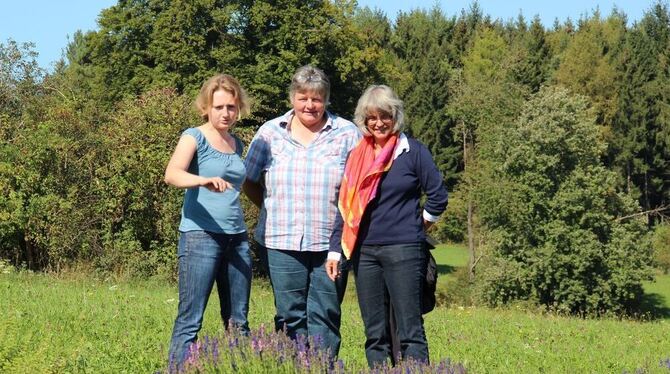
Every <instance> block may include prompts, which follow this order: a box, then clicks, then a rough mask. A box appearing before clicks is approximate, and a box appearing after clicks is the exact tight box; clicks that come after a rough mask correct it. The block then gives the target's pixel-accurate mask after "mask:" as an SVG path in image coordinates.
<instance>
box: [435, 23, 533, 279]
mask: <svg viewBox="0 0 670 374" xmlns="http://www.w3.org/2000/svg"><path fill="white" fill-rule="evenodd" d="M510 61H511V54H510V51H509V47H508V45H507V44H506V42H505V40H504V39H503V38H502V37H501V36H500V35H498V34H497V33H496V32H495V31H494V30H491V29H483V30H481V31H480V32H479V33H478V35H477V37H476V39H475V41H474V44H473V46H472V48H471V49H470V50H469V51H468V53H467V55H465V56H464V57H463V68H462V70H461V71H460V74H459V75H454V79H452V81H451V82H450V85H451V87H452V89H453V91H454V98H453V100H452V102H451V103H450V104H449V106H448V107H447V111H446V112H447V114H448V115H449V116H451V118H453V119H454V120H455V121H456V123H457V126H455V127H454V129H453V131H454V138H455V139H456V140H457V141H461V144H462V147H463V170H464V173H463V176H462V179H461V183H460V184H459V186H458V194H457V196H459V197H461V196H462V197H463V198H464V199H465V201H466V202H465V207H466V210H467V213H466V217H467V238H468V251H469V253H470V259H469V262H468V270H469V275H470V280H471V281H472V280H474V278H475V266H476V264H477V262H478V258H479V257H480V256H481V255H478V254H477V248H476V246H475V241H476V232H477V231H478V230H477V223H476V220H477V217H476V211H477V210H478V207H477V204H476V201H475V197H474V196H473V191H474V189H475V185H476V184H477V183H479V182H478V179H477V177H476V176H477V173H478V172H479V166H478V154H479V151H478V143H479V135H480V134H481V133H485V132H487V131H491V129H492V128H495V126H496V125H497V124H499V123H506V122H508V121H510V120H511V119H512V118H514V117H515V116H516V114H517V111H518V108H520V106H521V100H522V99H523V97H524V95H525V92H524V90H523V88H522V87H520V86H519V85H518V84H516V83H515V82H513V79H512V74H511V70H510Z"/></svg>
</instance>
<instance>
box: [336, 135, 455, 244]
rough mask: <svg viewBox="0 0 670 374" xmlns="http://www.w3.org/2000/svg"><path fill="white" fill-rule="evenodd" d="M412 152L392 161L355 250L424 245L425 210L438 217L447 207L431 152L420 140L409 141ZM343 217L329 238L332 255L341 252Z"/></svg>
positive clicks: (445, 195)
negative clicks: (366, 247)
mask: <svg viewBox="0 0 670 374" xmlns="http://www.w3.org/2000/svg"><path fill="white" fill-rule="evenodd" d="M407 140H408V142H409V150H405V151H403V153H401V154H400V155H398V156H397V158H396V159H395V160H394V161H393V164H392V165H391V168H390V169H389V171H388V172H386V173H385V174H384V175H383V176H382V179H381V181H380V183H379V190H378V191H377V196H376V197H375V198H374V199H373V200H372V201H371V202H370V203H369V204H368V206H367V207H366V209H365V213H364V215H363V219H362V221H361V226H360V229H359V232H358V240H357V244H356V247H357V249H356V250H358V247H359V246H360V245H362V244H365V245H388V244H406V243H417V242H422V241H424V240H425V239H426V235H425V233H424V230H423V212H422V209H421V206H420V199H421V195H422V194H425V195H426V201H425V204H424V206H423V210H425V211H426V212H428V213H429V214H431V215H433V216H439V215H440V214H442V212H444V210H445V209H446V208H447V189H446V187H445V186H444V181H443V179H442V174H441V173H440V171H439V170H438V169H437V166H436V165H435V162H434V161H433V157H432V156H431V154H430V151H428V149H427V148H426V147H425V146H424V145H423V144H421V143H420V142H419V141H417V140H415V139H411V138H407ZM343 224H344V221H343V220H342V215H341V214H339V212H338V214H337V220H336V221H335V229H334V231H333V234H332V235H331V238H330V249H329V251H331V252H339V253H341V252H342V247H341V240H342V225H343Z"/></svg>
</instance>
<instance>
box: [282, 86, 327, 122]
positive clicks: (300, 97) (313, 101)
mask: <svg viewBox="0 0 670 374" xmlns="http://www.w3.org/2000/svg"><path fill="white" fill-rule="evenodd" d="M291 104H292V105H293V111H294V112H295V116H296V117H297V118H298V120H300V122H301V123H302V124H303V125H304V126H305V127H312V126H315V125H317V124H319V123H321V120H322V119H323V115H324V113H325V112H326V103H325V101H324V98H323V95H321V94H319V93H316V92H311V91H307V92H296V93H295V95H293V99H292V100H291Z"/></svg>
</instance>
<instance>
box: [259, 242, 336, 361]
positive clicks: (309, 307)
mask: <svg viewBox="0 0 670 374" xmlns="http://www.w3.org/2000/svg"><path fill="white" fill-rule="evenodd" d="M327 254H328V252H327V251H323V252H300V251H284V250H277V249H268V263H269V267H270V278H271V280H272V288H273V291H274V296H275V306H276V308H277V316H276V317H275V320H278V321H282V322H283V328H284V329H286V333H287V335H288V336H289V337H291V338H292V339H295V338H297V337H298V335H303V336H305V337H312V338H313V339H315V340H316V341H318V342H320V343H321V347H323V348H326V349H329V350H330V355H331V357H336V356H337V354H338V352H339V350H340V341H341V339H340V321H341V315H340V300H341V296H343V294H344V288H346V282H337V283H336V282H333V281H331V280H330V278H328V275H327V274H326V267H325V263H326V257H327ZM342 277H346V274H344V275H343V276H342ZM342 285H344V288H341V287H338V286H342Z"/></svg>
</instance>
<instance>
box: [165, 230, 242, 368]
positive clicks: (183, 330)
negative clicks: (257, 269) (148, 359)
mask: <svg viewBox="0 0 670 374" xmlns="http://www.w3.org/2000/svg"><path fill="white" fill-rule="evenodd" d="M177 257H178V260H179V308H178V312H177V318H176V319H175V322H174V329H173V330H172V341H171V342H170V352H169V359H170V363H171V365H172V364H177V365H179V364H181V363H182V362H183V361H184V359H186V356H187V353H188V349H189V346H190V345H191V343H193V342H195V340H196V339H197V336H198V332H199V331H200V328H201V327H202V317H203V314H204V312H205V307H206V306H207V301H208V300H209V295H210V294H211V292H212V288H213V286H214V282H215V281H216V284H217V289H218V292H219V300H220V304H221V319H222V320H223V324H224V326H225V327H226V328H228V327H229V324H230V326H232V327H235V328H239V329H240V330H242V332H244V333H248V331H249V323H248V321H247V313H248V312H249V293H250V290H251V253H250V251H249V242H248V238H247V233H246V232H244V233H240V234H219V233H212V232H207V231H187V232H182V233H181V236H180V237H179V249H178V253H177Z"/></svg>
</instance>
